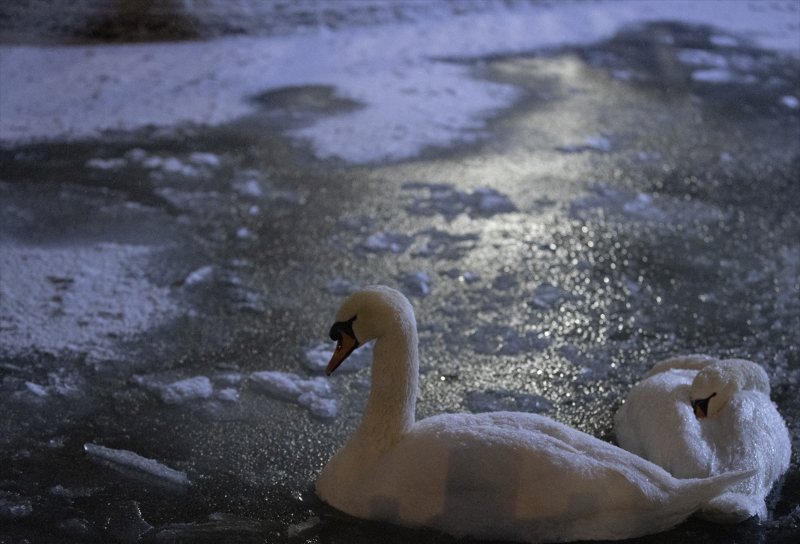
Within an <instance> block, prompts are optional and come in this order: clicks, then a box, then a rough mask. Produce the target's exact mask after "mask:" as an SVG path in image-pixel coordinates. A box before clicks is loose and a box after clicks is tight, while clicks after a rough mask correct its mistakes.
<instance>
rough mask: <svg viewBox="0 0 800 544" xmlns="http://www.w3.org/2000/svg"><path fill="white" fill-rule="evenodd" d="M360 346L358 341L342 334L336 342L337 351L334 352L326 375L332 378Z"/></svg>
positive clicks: (326, 369)
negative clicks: (332, 374) (333, 373)
mask: <svg viewBox="0 0 800 544" xmlns="http://www.w3.org/2000/svg"><path fill="white" fill-rule="evenodd" d="M358 346H359V343H358V340H356V339H355V338H353V337H352V336H350V335H349V334H347V333H344V332H342V333H341V334H340V335H339V339H338V340H337V341H336V350H335V351H334V352H333V357H331V360H330V362H329V363H328V366H327V367H326V368H325V375H327V376H330V375H331V372H333V371H334V370H336V369H337V368H338V367H339V365H340V364H342V362H344V360H345V359H347V357H348V356H349V355H350V354H351V353H353V351H354V350H355V349H356V348H357V347H358Z"/></svg>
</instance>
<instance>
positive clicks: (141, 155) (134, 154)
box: [125, 147, 147, 162]
mask: <svg viewBox="0 0 800 544" xmlns="http://www.w3.org/2000/svg"><path fill="white" fill-rule="evenodd" d="M125 158H126V159H128V160H130V161H133V162H142V161H143V160H145V159H146V158H147V151H145V150H144V149H142V148H141V147H134V148H133V149H131V150H129V151H128V152H127V153H125Z"/></svg>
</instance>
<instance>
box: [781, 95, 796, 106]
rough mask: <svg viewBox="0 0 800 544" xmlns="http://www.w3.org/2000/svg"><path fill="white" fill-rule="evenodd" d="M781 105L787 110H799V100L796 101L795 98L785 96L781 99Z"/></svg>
mask: <svg viewBox="0 0 800 544" xmlns="http://www.w3.org/2000/svg"><path fill="white" fill-rule="evenodd" d="M781 104H783V105H784V106H786V107H787V108H791V109H793V110H796V109H797V108H800V99H798V98H797V97H796V96H792V95H790V94H787V95H786V96H782V97H781Z"/></svg>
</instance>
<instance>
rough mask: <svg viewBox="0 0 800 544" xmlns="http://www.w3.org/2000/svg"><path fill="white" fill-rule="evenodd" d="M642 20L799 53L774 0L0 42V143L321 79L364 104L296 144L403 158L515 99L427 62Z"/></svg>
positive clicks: (239, 108) (605, 32)
mask: <svg viewBox="0 0 800 544" xmlns="http://www.w3.org/2000/svg"><path fill="white" fill-rule="evenodd" d="M656 20H661V21H664V20H671V21H683V22H687V23H703V24H710V25H713V26H716V27H719V28H722V29H724V31H725V33H732V34H736V35H741V36H743V37H744V38H749V39H752V40H753V41H754V42H755V43H756V44H758V45H760V46H763V47H765V48H769V49H776V50H780V51H784V52H787V53H790V54H792V55H795V56H798V57H800V45H798V44H799V43H800V42H798V39H797V28H796V22H797V4H796V2H788V1H787V2H770V3H769V4H761V3H753V2H746V1H730V2H726V3H725V9H720V8H719V3H718V2H716V1H680V0H674V1H665V2H629V1H603V2H591V3H589V2H560V3H544V4H538V3H537V4H533V5H529V4H522V5H517V6H514V7H511V8H508V7H505V6H504V5H503V4H500V3H498V6H497V7H496V9H493V10H487V11H485V12H483V13H470V14H464V15H459V16H455V15H454V16H449V17H430V18H428V19H419V20H416V21H414V22H413V23H396V22H393V23H391V24H385V25H378V26H372V27H367V28H355V29H353V28H346V29H342V30H340V31H325V32H319V33H313V32H306V33H298V34H295V35H290V36H280V37H268V38H264V37H260V38H253V37H236V38H225V39H220V40H212V41H207V42H184V43H169V44H165V43H151V44H126V45H101V46H71V47H13V46H3V47H0V57H2V59H3V62H2V63H0V96H2V97H3V98H2V100H0V143H3V144H9V143H14V142H23V141H30V140H36V139H42V138H52V137H55V136H65V137H70V138H79V137H85V136H93V135H97V134H98V133H99V132H100V131H102V130H105V129H121V130H129V129H133V128H136V127H141V126H146V125H155V126H174V125H178V124H181V123H186V122H195V123H205V124H209V125H219V124H222V123H226V122H229V121H232V120H234V119H237V118H239V117H241V116H244V115H248V114H251V113H253V112H254V111H256V110H257V108H258V107H259V106H258V105H257V104H256V103H255V102H254V101H253V100H251V98H252V97H254V96H258V95H262V94H263V93H264V92H265V91H268V90H271V89H279V88H282V87H288V86H303V85H325V86H331V87H333V88H334V89H335V94H336V97H337V98H343V99H347V100H350V101H355V102H358V103H360V104H363V105H364V107H363V108H358V109H352V110H350V111H347V112H342V113H339V114H337V115H332V116H328V117H323V118H321V119H319V120H318V121H317V122H315V123H313V124H312V125H311V126H305V127H302V128H297V129H294V130H292V131H291V132H290V134H291V135H292V136H294V137H296V138H298V139H301V140H307V141H308V142H309V143H310V144H311V147H312V150H313V151H314V152H315V153H316V154H317V155H318V156H319V157H341V158H343V159H345V160H347V161H351V162H364V161H373V160H379V159H383V158H389V159H399V158H405V157H410V156H414V155H416V154H417V153H418V152H419V151H420V150H422V149H424V148H426V147H428V146H447V145H450V144H452V143H453V142H455V141H472V140H475V139H476V138H480V137H481V136H482V135H483V134H484V130H485V125H484V120H485V119H486V117H487V116H489V115H492V114H493V112H496V111H498V110H499V109H502V108H505V107H507V106H508V105H509V104H510V103H511V102H513V101H514V99H515V98H516V97H517V96H518V95H517V91H516V90H515V89H514V88H513V87H511V86H509V85H501V84H497V83H492V82H488V81H479V80H477V79H474V78H472V77H471V71H470V67H469V66H466V65H459V64H453V63H447V62H442V61H439V60H436V59H441V58H446V57H463V56H478V55H487V54H493V53H513V52H521V51H530V50H532V49H536V48H540V47H548V46H558V45H562V44H589V43H593V42H597V41H599V40H602V39H606V38H608V37H610V36H612V35H613V34H614V33H615V32H616V31H617V30H619V29H620V28H621V27H622V26H623V25H626V24H630V23H634V22H647V21H656ZM793 25H795V26H793ZM721 37H722V38H727V39H731V38H729V37H727V36H721ZM131 88H136V90H137V92H136V93H131V92H130V90H131ZM196 162H200V163H204V164H208V165H210V166H213V163H214V162H215V161H214V159H212V158H210V157H196ZM96 166H97V167H105V166H113V165H108V164H102V165H101V164H100V163H97V165H96Z"/></svg>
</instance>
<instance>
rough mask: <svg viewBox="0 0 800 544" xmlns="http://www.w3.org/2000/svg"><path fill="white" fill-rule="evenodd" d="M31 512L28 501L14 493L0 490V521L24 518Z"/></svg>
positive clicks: (31, 507) (31, 508)
mask: <svg viewBox="0 0 800 544" xmlns="http://www.w3.org/2000/svg"><path fill="white" fill-rule="evenodd" d="M31 512H33V506H31V503H30V501H28V500H26V499H23V498H20V496H19V495H17V494H16V493H11V492H9V491H2V490H0V520H3V519H4V520H13V519H18V518H24V517H25V516H28V515H30V514H31Z"/></svg>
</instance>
